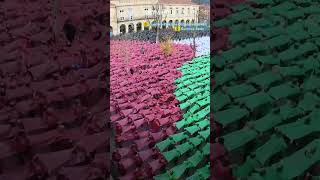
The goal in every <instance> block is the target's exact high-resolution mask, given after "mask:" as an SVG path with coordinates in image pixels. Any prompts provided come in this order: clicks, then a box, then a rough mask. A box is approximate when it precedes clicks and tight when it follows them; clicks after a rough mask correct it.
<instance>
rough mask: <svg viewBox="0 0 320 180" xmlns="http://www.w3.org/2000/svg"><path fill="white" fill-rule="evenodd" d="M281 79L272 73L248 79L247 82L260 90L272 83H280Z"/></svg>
mask: <svg viewBox="0 0 320 180" xmlns="http://www.w3.org/2000/svg"><path fill="white" fill-rule="evenodd" d="M281 79H282V78H281V76H280V75H279V74H277V73H274V72H272V71H268V72H264V73H261V74H258V75H256V76H252V77H251V78H249V79H248V82H250V83H253V84H256V85H258V86H260V87H262V88H264V87H268V86H270V85H271V84H272V83H274V82H277V81H280V80H281Z"/></svg>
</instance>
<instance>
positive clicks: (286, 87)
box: [268, 83, 300, 100]
mask: <svg viewBox="0 0 320 180" xmlns="http://www.w3.org/2000/svg"><path fill="white" fill-rule="evenodd" d="M298 93H300V89H299V88H298V87H295V86H293V85H290V84H287V83H286V84H281V85H279V86H276V87H272V88H270V90H269V91H268V94H269V95H270V96H272V97H273V98H275V99H276V100H278V99H280V98H286V97H289V96H293V95H297V94H298Z"/></svg>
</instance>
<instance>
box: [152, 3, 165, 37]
mask: <svg viewBox="0 0 320 180" xmlns="http://www.w3.org/2000/svg"><path fill="white" fill-rule="evenodd" d="M153 9H154V10H155V21H156V23H157V25H156V31H157V35H156V43H159V34H160V25H161V22H162V16H163V4H160V3H159V1H157V3H156V5H154V6H153Z"/></svg>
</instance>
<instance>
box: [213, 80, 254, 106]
mask: <svg viewBox="0 0 320 180" xmlns="http://www.w3.org/2000/svg"><path fill="white" fill-rule="evenodd" d="M256 91H257V90H256V89H255V88H254V87H253V86H251V85H248V84H240V85H235V86H231V87H228V88H227V90H226V93H227V94H228V95H229V96H231V97H232V98H239V97H243V96H247V95H249V94H252V93H254V92H256ZM214 102H215V103H219V101H214Z"/></svg>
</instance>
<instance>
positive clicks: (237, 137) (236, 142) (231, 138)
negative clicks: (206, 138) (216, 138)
mask: <svg viewBox="0 0 320 180" xmlns="http://www.w3.org/2000/svg"><path fill="white" fill-rule="evenodd" d="M256 136H257V133H256V132H255V131H254V130H252V129H248V128H243V129H241V130H239V131H234V132H232V133H230V134H227V135H225V136H223V138H224V145H225V147H226V148H227V149H228V151H232V150H235V149H237V148H239V147H241V146H243V145H245V144H246V143H248V142H249V141H251V140H253V139H255V138H256Z"/></svg>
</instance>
